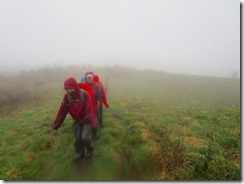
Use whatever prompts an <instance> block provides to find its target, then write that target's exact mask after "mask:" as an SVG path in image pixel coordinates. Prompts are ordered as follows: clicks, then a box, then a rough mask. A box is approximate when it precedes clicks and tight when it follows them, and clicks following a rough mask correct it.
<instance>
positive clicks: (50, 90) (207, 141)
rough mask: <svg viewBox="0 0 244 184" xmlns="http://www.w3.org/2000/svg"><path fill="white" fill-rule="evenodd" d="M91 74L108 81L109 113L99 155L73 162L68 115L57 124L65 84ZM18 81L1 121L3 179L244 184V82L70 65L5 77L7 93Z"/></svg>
mask: <svg viewBox="0 0 244 184" xmlns="http://www.w3.org/2000/svg"><path fill="white" fill-rule="evenodd" d="M90 70H91V71H94V72H95V73H98V74H99V75H100V78H101V79H102V80H105V78H106V77H108V78H109V83H108V100H109V103H110V107H111V108H110V109H105V110H104V125H105V126H104V128H103V129H102V130H101V131H100V132H99V134H98V139H97V140H96V141H95V145H96V148H95V155H94V157H93V158H92V159H84V160H82V161H81V162H79V163H73V162H72V158H73V156H74V150H73V133H72V128H71V124H72V120H71V118H70V116H67V118H66V120H65V122H64V124H63V126H62V127H61V128H60V129H59V130H58V131H52V130H51V123H52V121H53V119H54V118H55V115H56V113H57V110H58V108H59V105H60V103H61V99H62V95H63V81H64V79H65V78H67V77H70V76H73V77H75V78H76V79H77V80H79V79H80V76H81V75H82V74H84V72H85V71H90ZM16 78H18V79H19V80H18V84H19V83H21V84H22V85H23V86H24V88H23V89H19V88H17V91H18V94H22V95H17V93H12V94H11V90H10V91H9V99H10V100H11V99H12V98H13V97H15V100H11V103H10V101H8V102H9V108H8V109H6V110H5V111H2V113H1V116H0V127H1V129H0V133H1V138H0V179H2V180H39V181H40V180H45V181H47V180H76V181H77V180H83V181H84V180H99V181H104V180H105V181H107V180H150V181H151V180H153V181H155V180H240V80H236V79H229V78H215V77H199V76H187V75H173V74H168V73H164V72H154V71H139V70H135V69H130V68H123V67H110V68H92V67H89V68H87V67H83V68H80V67H77V66H70V67H67V68H46V69H41V70H37V71H30V72H26V73H23V74H20V75H18V76H8V77H5V78H4V80H2V81H1V83H2V86H4V84H8V85H5V86H6V87H5V88H3V89H4V90H5V91H8V89H15V88H16V85H17V84H16V83H14V82H12V83H8V80H11V81H15V80H14V79H16ZM4 82H5V83H4ZM11 85H12V86H11ZM26 89H29V90H28V97H32V98H27V97H26V96H25V95H24V94H25V93H27V92H26ZM21 90H23V91H21ZM13 91H14V90H13ZM2 96H3V95H2ZM44 97H45V98H44ZM5 98H8V97H6V96H5ZM22 98H24V99H22ZM16 99H17V100H16ZM26 99H28V100H26ZM3 100H4V98H3ZM16 101H18V102H21V103H19V104H20V105H19V106H18V108H15V105H13V104H15V103H16ZM0 102H2V101H1V100H0ZM0 104H1V109H4V103H0Z"/></svg>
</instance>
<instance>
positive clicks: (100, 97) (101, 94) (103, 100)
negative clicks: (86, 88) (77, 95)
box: [96, 82, 109, 108]
mask: <svg viewBox="0 0 244 184" xmlns="http://www.w3.org/2000/svg"><path fill="white" fill-rule="evenodd" d="M96 94H97V96H96V98H97V101H98V102H99V104H98V105H99V107H98V108H102V106H103V104H104V105H105V106H106V107H107V108H109V104H108V102H107V97H106V93H105V89H104V87H103V84H102V82H99V83H98V88H96Z"/></svg>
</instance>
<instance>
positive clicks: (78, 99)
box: [52, 78, 97, 160]
mask: <svg viewBox="0 0 244 184" xmlns="http://www.w3.org/2000/svg"><path fill="white" fill-rule="evenodd" d="M64 89H65V91H66V93H65V94H64V97H63V101H62V103H61V106H60V108H59V111H58V113H57V115H56V118H55V120H54V121H53V124H52V128H53V129H55V130H58V128H60V126H61V125H62V124H63V122H64V119H65V117H66V115H67V114H68V113H69V114H70V115H71V117H72V118H73V120H74V125H73V129H74V138H75V142H74V149H75V152H76V153H77V155H76V156H75V158H74V159H75V160H78V159H81V158H83V157H84V156H85V149H86V156H87V157H91V156H92V153H93V144H92V138H91V135H92V129H96V128H97V124H96V116H95V113H94V109H93V106H92V101H91V97H90V95H89V94H88V92H86V91H85V90H82V89H79V88H78V86H77V82H76V80H75V79H74V78H68V79H66V80H65V82H64Z"/></svg>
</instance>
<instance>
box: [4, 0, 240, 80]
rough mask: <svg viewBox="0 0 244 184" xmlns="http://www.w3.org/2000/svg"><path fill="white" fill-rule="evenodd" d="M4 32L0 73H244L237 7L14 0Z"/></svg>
mask: <svg viewBox="0 0 244 184" xmlns="http://www.w3.org/2000/svg"><path fill="white" fill-rule="evenodd" d="M0 25H1V28H0V72H1V71H11V70H14V68H15V69H18V70H22V69H28V68H35V67H42V66H52V65H54V64H55V65H62V66H63V65H69V64H79V65H81V66H82V65H83V64H90V65H93V66H113V65H121V66H128V67H136V68H139V69H153V70H163V71H165V72H171V73H183V74H193V75H208V76H227V77H231V73H232V72H233V71H238V72H240V1H237V0H204V1H202V0H6V1H0Z"/></svg>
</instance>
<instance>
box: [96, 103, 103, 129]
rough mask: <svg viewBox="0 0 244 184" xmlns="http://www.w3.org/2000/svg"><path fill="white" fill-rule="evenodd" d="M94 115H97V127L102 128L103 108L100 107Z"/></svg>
mask: <svg viewBox="0 0 244 184" xmlns="http://www.w3.org/2000/svg"><path fill="white" fill-rule="evenodd" d="M96 115H97V121H98V125H99V126H100V127H102V126H103V108H102V107H98V108H97V111H96Z"/></svg>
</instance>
